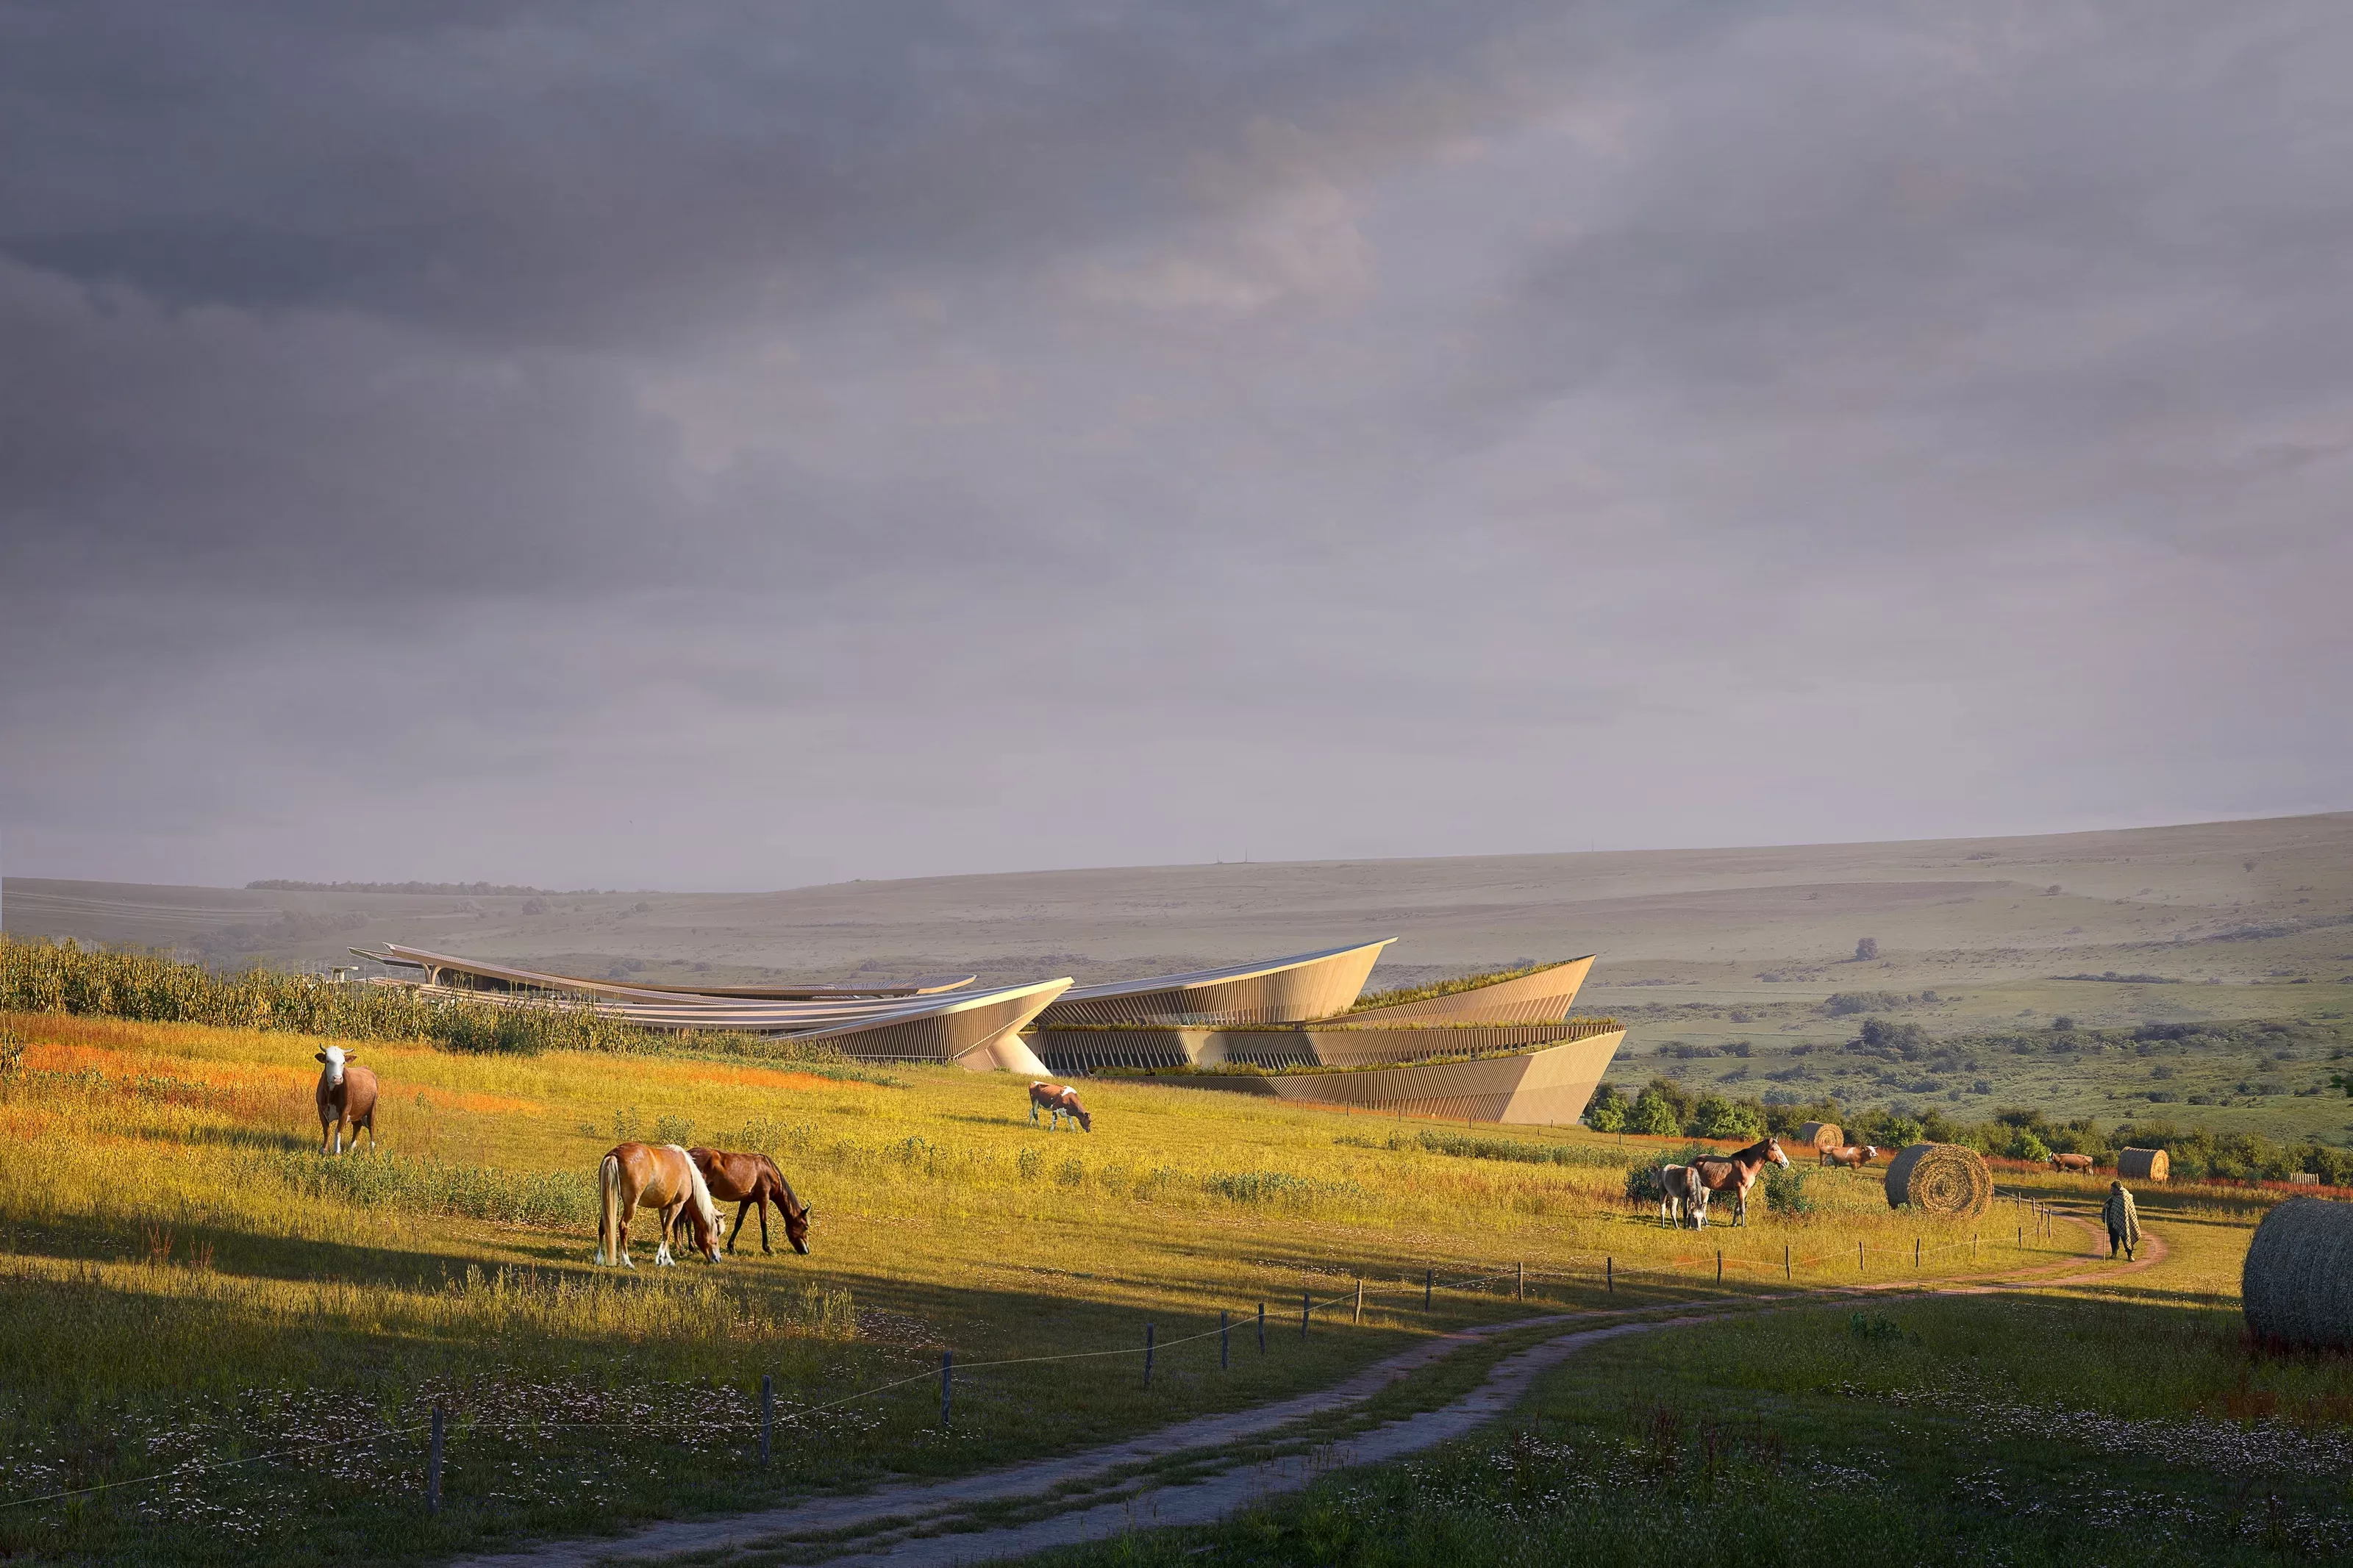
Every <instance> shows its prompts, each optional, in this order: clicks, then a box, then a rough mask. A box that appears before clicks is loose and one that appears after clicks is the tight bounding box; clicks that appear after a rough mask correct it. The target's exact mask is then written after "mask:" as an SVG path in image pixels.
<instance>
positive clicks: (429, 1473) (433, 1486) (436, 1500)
mask: <svg viewBox="0 0 2353 1568" xmlns="http://www.w3.org/2000/svg"><path fill="white" fill-rule="evenodd" d="M441 1423H442V1415H441V1407H440V1406H439V1405H435V1406H434V1407H433V1440H432V1444H431V1446H430V1447H428V1448H427V1450H426V1454H425V1511H426V1513H427V1515H428V1516H430V1515H432V1514H437V1513H439V1512H440V1511H441Z"/></svg>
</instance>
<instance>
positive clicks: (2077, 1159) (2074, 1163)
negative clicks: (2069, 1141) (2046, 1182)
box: [2051, 1154, 2092, 1171]
mask: <svg viewBox="0 0 2353 1568" xmlns="http://www.w3.org/2000/svg"><path fill="white" fill-rule="evenodd" d="M2051 1168H2052V1170H2054V1171H2088V1170H2090V1169H2091V1168H2092V1157H2091V1156H2090V1155H2089V1154H2053V1155H2052V1156H2051Z"/></svg>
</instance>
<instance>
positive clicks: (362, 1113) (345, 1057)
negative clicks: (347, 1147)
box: [318, 1046, 375, 1154]
mask: <svg viewBox="0 0 2353 1568" xmlns="http://www.w3.org/2000/svg"><path fill="white" fill-rule="evenodd" d="M358 1055H359V1053H358V1052H356V1051H347V1050H345V1049H343V1047H341V1046H329V1047H327V1048H326V1049H325V1050H323V1051H321V1052H319V1053H318V1057H319V1059H320V1060H321V1061H322V1062H324V1063H325V1064H326V1066H325V1067H324V1068H321V1069H320V1072H319V1095H318V1099H319V1152H320V1153H322V1154H340V1153H342V1152H343V1129H344V1128H346V1127H348V1128H350V1129H351V1130H352V1152H353V1153H357V1152H359V1146H360V1129H361V1128H363V1127H364V1128H366V1129H367V1135H368V1142H369V1143H370V1144H371V1145H373V1144H374V1143H375V1074H374V1073H372V1072H370V1071H368V1069H367V1068H364V1067H354V1066H353V1065H352V1062H353V1058H355V1057H356V1056H358Z"/></svg>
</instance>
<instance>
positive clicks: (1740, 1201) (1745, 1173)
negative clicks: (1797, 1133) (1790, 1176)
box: [1691, 1136, 1789, 1225]
mask: <svg viewBox="0 0 2353 1568" xmlns="http://www.w3.org/2000/svg"><path fill="white" fill-rule="evenodd" d="M1768 1160H1769V1161H1771V1162H1772V1163H1774V1164H1776V1165H1778V1166H1780V1167H1781V1168H1782V1169H1783V1170H1785V1171H1786V1170H1788V1168H1789V1156H1788V1155H1787V1154H1784V1153H1783V1152H1781V1141H1780V1140H1779V1139H1778V1138H1774V1137H1770V1136H1767V1137H1765V1138H1763V1139H1760V1140H1758V1141H1757V1142H1754V1143H1751V1144H1750V1145H1748V1147H1747V1148H1746V1149H1741V1150H1737V1151H1736V1152H1733V1153H1730V1154H1720V1155H1711V1156H1707V1157H1705V1158H1702V1159H1697V1160H1694V1161H1693V1162H1692V1166H1691V1168H1692V1171H1693V1173H1694V1174H1696V1175H1697V1176H1698V1177H1699V1179H1700V1180H1701V1181H1702V1182H1704V1183H1705V1184H1707V1190H1708V1191H1709V1192H1711V1193H1730V1194H1732V1223H1733V1224H1735V1225H1746V1224H1747V1223H1748V1189H1749V1188H1751V1187H1753V1186H1755V1185H1756V1184H1757V1172H1759V1171H1762V1170H1763V1169H1764V1168H1765V1163H1766V1162H1767V1161H1768Z"/></svg>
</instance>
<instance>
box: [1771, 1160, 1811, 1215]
mask: <svg viewBox="0 0 2353 1568" xmlns="http://www.w3.org/2000/svg"><path fill="white" fill-rule="evenodd" d="M1809 1180H1810V1175H1809V1173H1808V1172H1807V1170H1806V1168H1805V1167H1804V1166H1803V1165H1792V1166H1790V1167H1789V1168H1788V1170H1786V1171H1785V1170H1783V1169H1782V1168H1781V1167H1780V1166H1778V1165H1768V1166H1767V1167H1766V1170H1765V1206H1766V1208H1767V1210H1769V1211H1771V1212H1772V1213H1774V1214H1786V1215H1803V1214H1811V1213H1813V1212H1814V1198H1813V1194H1811V1193H1809V1192H1808V1191H1806V1183H1807V1182H1808V1181H1809Z"/></svg>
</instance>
